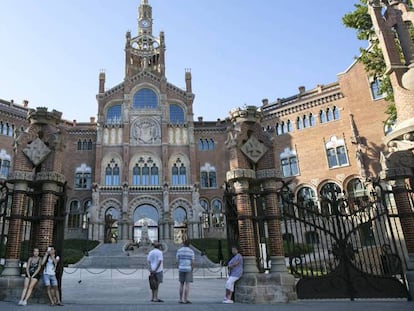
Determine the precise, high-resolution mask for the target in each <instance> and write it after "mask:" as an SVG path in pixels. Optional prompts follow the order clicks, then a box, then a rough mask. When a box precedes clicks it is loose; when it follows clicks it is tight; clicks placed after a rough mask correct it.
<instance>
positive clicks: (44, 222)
mask: <svg viewBox="0 0 414 311" xmlns="http://www.w3.org/2000/svg"><path fill="white" fill-rule="evenodd" d="M42 191H43V192H44V194H43V195H42V198H41V203H40V216H41V220H40V223H39V233H40V236H39V237H38V247H39V249H40V252H41V253H44V252H45V251H46V249H47V247H48V246H49V245H50V244H52V243H53V225H54V216H55V205H56V201H57V197H56V195H55V194H53V192H57V191H58V186H57V185H56V184H55V183H54V182H45V183H44V184H43V187H42Z"/></svg>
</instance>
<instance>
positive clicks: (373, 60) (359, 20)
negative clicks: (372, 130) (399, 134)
mask: <svg viewBox="0 0 414 311" xmlns="http://www.w3.org/2000/svg"><path fill="white" fill-rule="evenodd" d="M406 3H407V4H408V5H409V7H410V8H411V7H412V1H411V0H407V1H406ZM354 7H355V10H354V11H353V12H350V13H348V14H345V15H344V16H343V17H342V22H343V24H344V25H345V26H346V27H348V28H353V29H355V30H356V32H357V38H358V39H359V40H363V41H368V42H369V47H368V48H361V49H360V53H361V54H360V56H358V57H357V59H358V60H359V61H360V62H362V63H363V64H364V66H365V70H366V71H367V72H368V74H370V75H372V76H373V77H374V78H379V79H380V80H381V81H382V83H381V87H380V90H379V91H380V92H381V93H383V94H386V97H385V100H387V101H388V102H389V105H388V108H387V110H386V113H387V114H388V115H389V118H388V120H387V121H386V122H387V123H393V122H394V121H395V120H396V118H397V110H396V109H395V104H394V92H393V89H392V86H391V82H390V79H389V76H388V75H386V74H385V71H386V65H385V61H384V56H383V53H382V51H381V48H380V46H379V40H378V38H377V37H376V35H375V31H374V29H373V25H372V20H371V17H370V16H369V13H368V5H367V0H360V1H359V3H357V4H354ZM410 31H411V33H412V37H414V36H413V35H414V31H413V29H412V27H411V29H410Z"/></svg>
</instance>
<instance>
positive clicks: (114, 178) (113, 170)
mask: <svg viewBox="0 0 414 311" xmlns="http://www.w3.org/2000/svg"><path fill="white" fill-rule="evenodd" d="M119 174H120V170H119V166H118V163H116V162H115V160H114V159H112V160H111V161H110V162H109V163H108V165H107V166H106V168H105V185H106V186H119V183H120V176H119Z"/></svg>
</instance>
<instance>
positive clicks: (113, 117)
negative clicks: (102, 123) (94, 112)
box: [106, 105, 122, 124]
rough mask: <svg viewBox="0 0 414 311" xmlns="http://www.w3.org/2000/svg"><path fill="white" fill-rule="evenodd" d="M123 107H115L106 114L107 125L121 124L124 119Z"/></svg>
mask: <svg viewBox="0 0 414 311" xmlns="http://www.w3.org/2000/svg"><path fill="white" fill-rule="evenodd" d="M121 113H122V106H121V105H114V106H112V107H110V108H109V109H108V111H107V112H106V123H107V124H121V121H122V118H121Z"/></svg>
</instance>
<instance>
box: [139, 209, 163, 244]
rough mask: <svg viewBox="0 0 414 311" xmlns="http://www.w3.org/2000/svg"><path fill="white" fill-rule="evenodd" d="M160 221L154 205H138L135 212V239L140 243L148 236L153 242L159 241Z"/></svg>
mask: <svg viewBox="0 0 414 311" xmlns="http://www.w3.org/2000/svg"><path fill="white" fill-rule="evenodd" d="M158 221H159V215H158V211H157V209H156V208H155V207H154V206H152V205H149V204H143V205H140V206H138V207H137V208H136V209H135V212H134V232H133V236H134V241H135V242H137V243H139V242H140V241H141V239H142V237H146V236H148V239H149V240H150V241H151V242H153V241H158Z"/></svg>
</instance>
